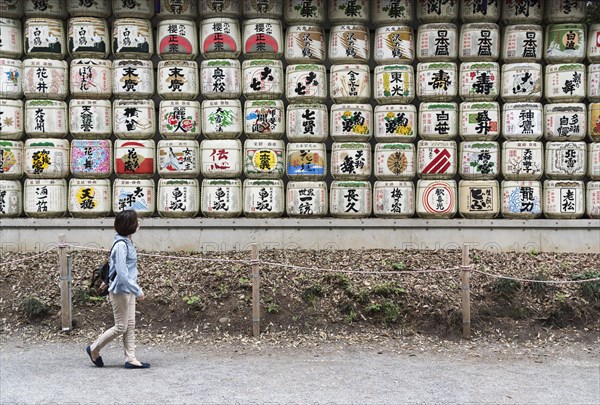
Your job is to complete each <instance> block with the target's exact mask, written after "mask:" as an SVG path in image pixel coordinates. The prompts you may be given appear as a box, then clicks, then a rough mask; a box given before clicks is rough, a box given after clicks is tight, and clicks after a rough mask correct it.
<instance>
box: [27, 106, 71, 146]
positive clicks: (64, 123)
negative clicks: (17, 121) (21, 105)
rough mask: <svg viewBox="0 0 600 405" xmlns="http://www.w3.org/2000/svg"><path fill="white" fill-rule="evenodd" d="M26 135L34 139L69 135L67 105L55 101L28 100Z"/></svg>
mask: <svg viewBox="0 0 600 405" xmlns="http://www.w3.org/2000/svg"><path fill="white" fill-rule="evenodd" d="M25 133H26V134H27V135H28V136H30V137H34V138H45V137H51V138H64V137H66V136H67V134H68V133H69V122H68V113H67V103H65V102H64V101H54V100H27V101H26V102H25Z"/></svg>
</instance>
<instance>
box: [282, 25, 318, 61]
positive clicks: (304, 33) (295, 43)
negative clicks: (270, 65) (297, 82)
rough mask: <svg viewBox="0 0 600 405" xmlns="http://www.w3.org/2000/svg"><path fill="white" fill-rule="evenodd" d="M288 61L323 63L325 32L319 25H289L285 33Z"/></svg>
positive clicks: (286, 57)
mask: <svg viewBox="0 0 600 405" xmlns="http://www.w3.org/2000/svg"><path fill="white" fill-rule="evenodd" d="M285 45H286V51H285V59H286V61H287V62H288V63H325V57H326V47H325V32H324V31H323V27H321V26H319V25H290V26H288V27H287V30H286V33H285Z"/></svg>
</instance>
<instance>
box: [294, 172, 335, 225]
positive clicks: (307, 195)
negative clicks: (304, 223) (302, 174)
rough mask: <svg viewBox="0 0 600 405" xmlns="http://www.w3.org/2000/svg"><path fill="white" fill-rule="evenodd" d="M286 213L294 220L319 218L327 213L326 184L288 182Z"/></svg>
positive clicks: (317, 182)
mask: <svg viewBox="0 0 600 405" xmlns="http://www.w3.org/2000/svg"><path fill="white" fill-rule="evenodd" d="M286 201H287V204H286V213H287V214H288V216H290V217H296V218H319V217H324V216H325V215H327V213H328V212H329V198H328V192H327V183H326V182H324V181H290V182H288V184H287V193H286Z"/></svg>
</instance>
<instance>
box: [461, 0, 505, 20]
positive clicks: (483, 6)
mask: <svg viewBox="0 0 600 405" xmlns="http://www.w3.org/2000/svg"><path fill="white" fill-rule="evenodd" d="M500 3H501V2H499V1H482V0H465V1H463V2H462V3H461V7H460V19H461V21H463V22H465V23H473V22H484V21H485V22H492V23H495V22H497V21H498V20H499V19H500V9H501V4H500Z"/></svg>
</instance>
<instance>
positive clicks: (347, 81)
mask: <svg viewBox="0 0 600 405" xmlns="http://www.w3.org/2000/svg"><path fill="white" fill-rule="evenodd" d="M329 83H330V85H331V89H330V96H331V99H332V100H333V102H334V103H366V102H368V101H369V100H370V98H371V69H370V68H369V65H333V66H331V76H330V80H329Z"/></svg>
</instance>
